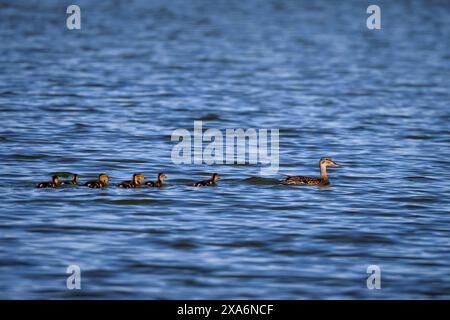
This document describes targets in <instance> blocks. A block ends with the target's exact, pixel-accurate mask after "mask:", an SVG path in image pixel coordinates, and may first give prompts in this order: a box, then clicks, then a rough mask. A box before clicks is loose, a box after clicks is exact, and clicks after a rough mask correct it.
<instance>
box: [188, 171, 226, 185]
mask: <svg viewBox="0 0 450 320" xmlns="http://www.w3.org/2000/svg"><path fill="white" fill-rule="evenodd" d="M219 179H220V176H219V175H218V174H217V173H213V175H212V177H211V179H208V180H203V181H199V182H195V183H194V184H193V186H194V187H204V186H215V185H216V181H217V180H219Z"/></svg>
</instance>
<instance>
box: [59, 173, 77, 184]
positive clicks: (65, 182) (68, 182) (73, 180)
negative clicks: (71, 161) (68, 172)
mask: <svg viewBox="0 0 450 320" xmlns="http://www.w3.org/2000/svg"><path fill="white" fill-rule="evenodd" d="M61 185H78V175H77V174H76V173H74V174H73V175H72V180H68V181H61Z"/></svg>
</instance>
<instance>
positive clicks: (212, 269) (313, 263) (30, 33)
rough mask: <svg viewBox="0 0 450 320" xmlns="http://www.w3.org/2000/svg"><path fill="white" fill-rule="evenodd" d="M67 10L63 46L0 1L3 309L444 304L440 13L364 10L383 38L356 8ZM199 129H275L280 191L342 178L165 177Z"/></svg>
mask: <svg viewBox="0 0 450 320" xmlns="http://www.w3.org/2000/svg"><path fill="white" fill-rule="evenodd" d="M76 3H77V4H78V5H79V6H80V7H81V12H82V29H81V30H74V31H69V30H67V29H66V21H65V19H66V16H67V15H66V12H65V11H66V7H65V5H64V4H61V2H58V1H1V2H0V38H1V44H0V50H1V51H0V52H1V55H0V70H1V71H0V117H1V126H0V243H1V246H0V297H1V298H33V299H35V298H46V299H47V298H49V299H54V298H113V299H124V298H138V299H155V298H165V299H166V298H168V299H173V298H177V299H181V298H209V299H217V298H225V299H229V298H230V299H231V298H277V299H305V298H364V299H367V298H369V299H370V298H385V299H392V298H400V299H403V298H450V284H449V283H450V282H449V276H450V268H449V263H450V250H449V249H450V244H449V234H450V232H449V231H450V218H449V214H450V212H449V211H450V210H449V208H450V206H449V205H450V203H449V194H450V182H449V181H450V173H449V172H450V171H449V170H450V150H449V144H450V132H449V120H450V108H449V95H450V94H449V92H450V90H449V89H450V87H449V82H450V81H449V80H450V77H449V75H450V51H449V39H450V5H449V3H448V2H447V1H432V2H428V1H395V2H394V1H384V2H383V1H381V2H380V1H378V4H379V5H380V6H381V9H382V29H381V30H378V31H371V30H368V29H367V28H366V17H367V16H368V15H367V14H366V8H367V5H368V2H366V1H339V2H338V3H336V2H334V1H314V2H312V1H311V2H310V1H258V0H251V1H213V2H211V1H126V2H125V1H124V2H119V1H117V2H116V1H101V2H96V1H77V2H76ZM194 120H203V126H204V128H205V129H206V128H218V129H220V130H225V129H226V128H257V129H260V128H278V129H280V172H282V173H288V174H307V175H317V174H318V165H317V164H318V159H319V158H320V157H322V156H331V157H333V159H334V160H336V161H337V162H339V163H341V164H342V167H341V168H337V169H334V168H333V169H330V170H329V174H330V179H331V185H330V186H328V187H325V188H318V187H289V186H283V185H280V184H278V181H279V180H280V179H281V178H282V177H281V176H279V175H269V176H264V175H261V173H260V167H259V166H258V165H214V166H208V165H175V164H173V162H172V161H171V150H172V148H173V146H174V145H175V143H174V142H171V140H170V136H171V133H172V131H173V130H174V129H177V128H185V129H188V130H192V127H193V122H194ZM160 171H163V172H165V173H166V174H167V176H168V180H167V187H166V188H164V189H161V190H156V189H149V188H141V189H139V190H124V189H119V188H117V187H113V186H112V187H109V188H106V189H103V190H94V189H88V188H84V187H67V188H61V189H57V190H48V189H42V190H40V189H35V188H34V185H35V183H36V182H38V181H45V180H48V179H49V177H50V175H51V174H52V173H54V172H76V173H78V174H79V175H80V179H81V180H82V181H86V180H87V179H93V178H95V177H96V176H97V174H98V173H102V172H105V173H108V174H109V175H110V176H111V182H112V184H115V183H117V182H119V181H121V180H125V179H129V177H130V175H131V174H132V173H134V172H142V173H143V174H145V175H146V177H147V178H149V179H154V176H155V175H156V173H157V172H160ZM211 172H218V173H220V174H221V176H222V180H220V181H219V186H218V187H217V188H203V189H195V188H193V187H190V186H188V183H189V182H190V181H192V180H199V179H204V178H206V177H207V176H208V175H209V174H210V173H211ZM70 264H76V265H79V266H80V267H81V271H82V289H81V290H79V291H71V290H67V289H66V277H67V274H66V268H67V266H68V265H70ZM371 264H375V265H378V266H380V268H381V276H382V278H381V279H382V280H381V285H382V289H381V290H368V289H367V287H366V278H367V276H368V274H367V273H366V268H367V266H369V265H371Z"/></svg>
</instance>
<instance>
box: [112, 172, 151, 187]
mask: <svg viewBox="0 0 450 320" xmlns="http://www.w3.org/2000/svg"><path fill="white" fill-rule="evenodd" d="M144 178H145V177H144V175H143V174H140V173H135V174H133V178H132V179H131V180H127V181H122V182H121V183H119V184H118V185H117V186H118V187H120V188H139V187H140V186H141V181H142V180H144Z"/></svg>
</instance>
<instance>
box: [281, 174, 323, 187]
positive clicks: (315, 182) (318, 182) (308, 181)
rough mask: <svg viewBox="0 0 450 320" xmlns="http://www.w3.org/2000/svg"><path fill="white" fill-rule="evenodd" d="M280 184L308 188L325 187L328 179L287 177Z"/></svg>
mask: <svg viewBox="0 0 450 320" xmlns="http://www.w3.org/2000/svg"><path fill="white" fill-rule="evenodd" d="M282 184H294V185H309V186H326V185H328V184H330V181H329V180H328V179H321V178H311V177H304V176H288V177H287V178H286V180H284V181H283V182H282Z"/></svg>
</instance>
